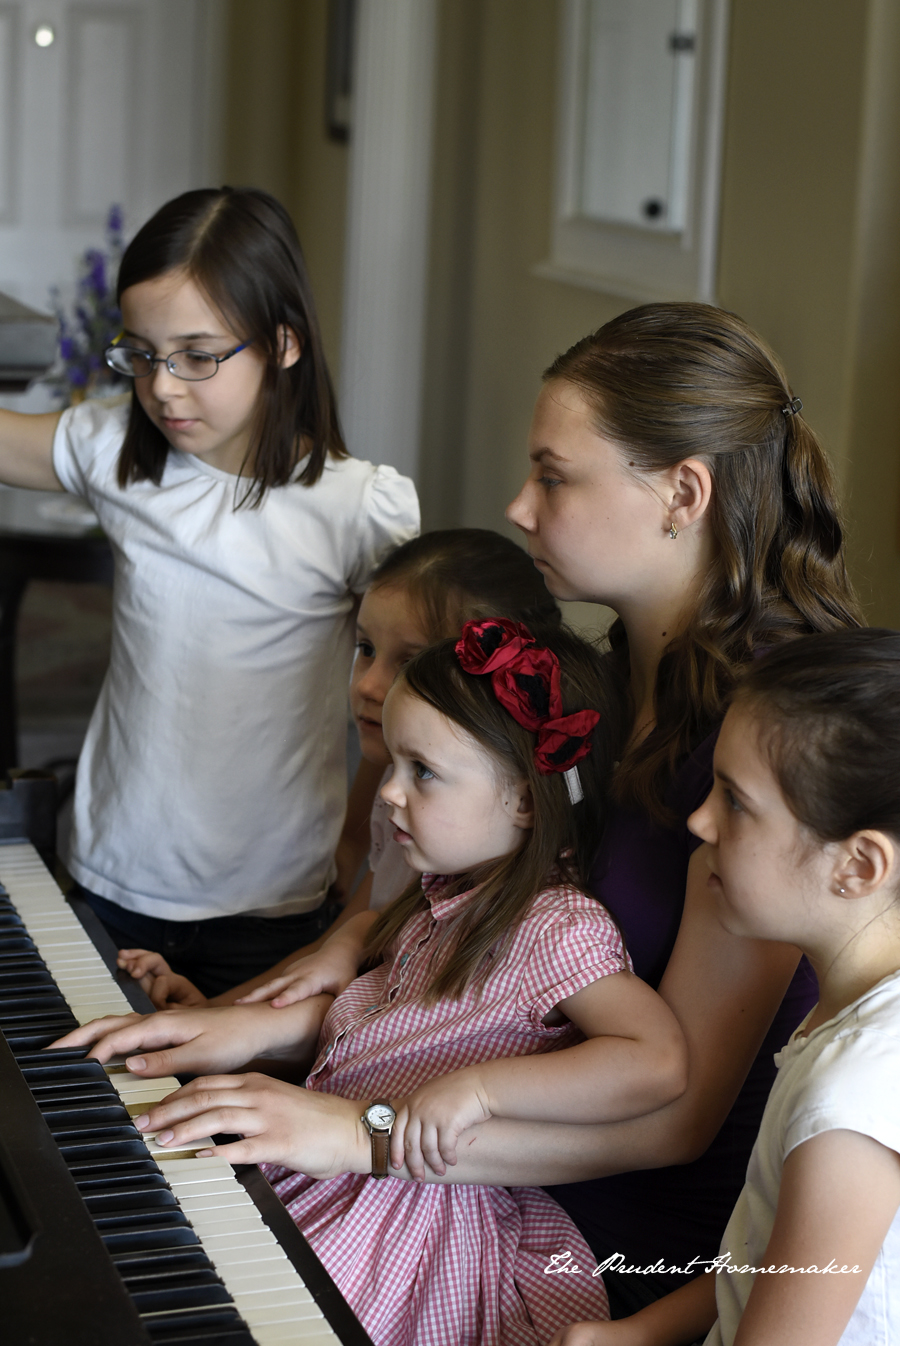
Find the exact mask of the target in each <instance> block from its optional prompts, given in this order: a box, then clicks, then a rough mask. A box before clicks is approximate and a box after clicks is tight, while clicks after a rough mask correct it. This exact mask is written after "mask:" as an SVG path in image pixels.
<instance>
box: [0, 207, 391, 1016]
mask: <svg viewBox="0 0 900 1346" xmlns="http://www.w3.org/2000/svg"><path fill="white" fill-rule="evenodd" d="M118 298H119V303H120V306H121V310H122V322H123V331H122V334H121V336H120V337H119V338H118V340H117V341H116V342H115V344H114V345H113V346H112V347H111V348H110V350H109V351H108V352H107V360H108V362H109V364H110V365H111V366H112V367H113V368H114V369H116V370H118V371H119V372H120V373H123V374H125V375H126V376H128V377H130V378H131V379H132V380H133V392H132V396H131V399H130V405H128V406H121V405H120V406H110V405H106V404H103V403H101V402H91V401H88V402H85V403H82V404H81V405H80V406H77V407H71V408H69V409H68V410H66V411H64V412H62V413H61V414H59V413H54V414H49V415H40V416H34V415H22V414H18V413H15V412H8V411H3V412H0V480H3V481H5V482H6V483H7V484H9V485H11V486H20V487H31V488H33V489H37V490H57V491H58V490H67V491H71V492H72V493H73V494H76V495H79V496H81V497H82V498H84V499H85V500H87V501H88V503H89V504H90V505H91V507H92V508H93V509H94V510H95V511H96V513H97V515H98V517H99V519H100V522H101V524H102V526H103V528H104V530H105V532H106V533H107V535H108V537H109V539H110V542H111V544H112V547H113V551H114V554H115V558H116V582H115V589H114V615H113V640H112V653H111V659H110V667H109V671H108V673H107V676H106V680H105V682H104V684H103V688H102V691H101V693H100V698H99V700H98V703H97V706H96V708H95V711H94V715H93V718H92V720H91V724H90V728H89V730H88V735H87V739H86V742H85V746H84V750H83V753H82V756H81V760H80V762H79V768H78V778H77V785H76V793H75V813H74V824H73V832H72V840H71V846H70V852H69V855H68V857H67V863H68V866H69V869H70V870H71V872H72V874H73V875H74V877H75V879H76V880H77V882H78V884H79V885H80V886H81V889H82V892H83V894H84V895H85V896H86V897H87V900H88V901H89V902H90V903H91V905H92V906H93V908H94V910H95V911H96V912H97V914H98V915H99V916H100V918H101V920H103V922H104V924H105V925H106V927H107V929H108V930H109V932H110V934H111V935H112V937H113V938H114V939H115V940H116V942H117V943H118V944H119V945H120V946H122V945H124V946H135V945H142V946H145V947H149V948H157V949H160V950H161V951H163V952H165V953H166V955H167V956H168V957H169V958H170V960H171V961H172V962H173V963H174V965H175V966H176V967H177V968H178V970H179V971H182V972H184V973H185V975H188V976H190V977H191V978H192V979H193V980H194V981H196V982H197V983H198V984H199V985H200V987H201V989H203V990H204V991H205V992H206V994H210V995H214V994H216V993H217V992H218V991H221V990H224V989H225V988H226V987H228V986H231V985H233V984H234V983H235V982H236V981H240V980H242V979H243V978H245V977H247V976H253V975H255V974H256V973H258V972H260V971H262V970H263V969H265V968H267V967H269V966H270V965H271V964H272V962H273V961H275V960H276V959H278V958H281V957H283V956H284V955H286V954H287V953H289V952H291V951H292V950H293V949H296V948H297V947H298V945H301V944H304V943H306V942H308V941H309V940H311V939H315V938H316V937H317V936H318V935H319V934H321V933H322V932H323V931H324V930H325V929H327V927H328V926H329V925H330V924H331V922H332V921H333V920H334V918H335V916H336V915H337V911H338V908H337V906H336V904H335V903H334V902H333V901H331V900H328V891H329V887H330V885H331V883H332V881H333V879H334V877H335V874H334V865H333V856H334V853H335V846H336V843H337V840H338V833H339V832H340V827H341V819H342V817H343V812H344V806H345V802H346V783H345V766H344V763H345V734H346V718H347V717H346V695H347V681H348V678H349V671H350V662H351V658H352V653H353V617H354V610H355V603H356V598H355V596H356V595H359V594H361V593H362V591H363V590H364V589H365V587H366V585H367V583H368V580H369V577H370V575H371V573H372V570H373V569H374V567H375V565H376V564H377V563H378V561H379V560H380V559H381V558H382V556H384V555H385V554H386V553H387V552H388V551H389V550H391V548H392V547H394V546H395V545H396V544H397V543H398V542H402V541H404V540H405V539H406V538H408V537H410V536H412V535H413V534H415V532H416V531H417V530H418V506H417V502H416V496H415V490H414V488H413V486H412V483H411V482H409V481H408V480H406V479H405V478H403V477H400V476H398V475H397V473H396V472H395V471H394V470H393V468H390V467H373V466H372V465H371V464H370V463H367V462H363V461H360V460H359V459H356V458H352V457H351V456H350V455H349V454H348V452H347V450H346V448H345V446H344V443H343V440H342V438H341V432H340V427H339V424H338V417H337V410H336V407H335V401H334V394H333V392H332V387H331V380H330V378H329V374H328V370H327V367H326V364H325V358H324V354H323V350H322V342H321V337H320V334H319V329H318V324H317V320H316V315H315V308H314V304H313V299H312V294H311V291H310V287H309V281H308V278H307V275H306V269H305V265H304V262H303V257H302V254H301V251H300V245H299V243H298V240H297V236H296V233H295V231H294V228H293V225H292V224H291V221H290V219H289V217H288V214H287V212H286V211H285V210H284V209H283V207H282V206H280V205H279V203H278V202H277V201H275V200H274V199H273V198H272V197H271V196H269V195H267V194H266V193H265V192H260V191H253V190H233V189H231V188H228V187H225V188H222V189H221V190H212V189H209V190H201V191H193V192H188V193H186V194H184V195H183V196H180V197H178V198H177V199H175V200H174V201H170V202H169V203H168V204H167V205H165V206H163V207H162V209H161V210H159V211H158V212H157V214H156V215H154V216H153V218H152V219H151V220H149V221H148V222H147V223H146V224H145V225H144V226H143V228H142V229H141V230H140V231H139V232H138V234H137V235H136V236H135V238H134V240H133V241H132V243H131V244H130V246H129V247H128V249H127V250H126V252H125V255H124V257H123V259H122V264H121V268H120V273H119V281H118Z"/></svg>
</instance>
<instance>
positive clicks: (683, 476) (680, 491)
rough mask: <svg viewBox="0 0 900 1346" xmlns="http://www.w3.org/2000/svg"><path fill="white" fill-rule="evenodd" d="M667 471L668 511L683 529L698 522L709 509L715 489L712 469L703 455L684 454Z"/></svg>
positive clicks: (674, 522)
mask: <svg viewBox="0 0 900 1346" xmlns="http://www.w3.org/2000/svg"><path fill="white" fill-rule="evenodd" d="M666 475H667V476H668V482H667V483H666V485H667V487H668V490H667V494H668V496H669V514H670V515H671V519H672V523H673V524H674V525H675V527H676V528H677V529H678V531H679V532H680V531H681V529H682V528H687V527H688V526H689V525H690V524H692V523H697V521H698V520H699V519H702V518H703V516H704V515H705V514H706V512H707V510H708V509H709V504H710V501H711V500H712V493H713V480H712V473H711V472H710V470H709V467H708V466H707V465H706V463H704V461H703V459H702V458H685V459H683V460H682V461H681V462H680V463H676V464H675V466H674V467H672V468H670V469H669V471H668V473H667V474H666Z"/></svg>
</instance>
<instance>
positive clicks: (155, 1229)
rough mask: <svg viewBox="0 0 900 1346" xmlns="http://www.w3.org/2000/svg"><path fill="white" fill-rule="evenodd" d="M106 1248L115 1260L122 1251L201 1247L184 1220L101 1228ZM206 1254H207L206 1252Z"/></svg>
mask: <svg viewBox="0 0 900 1346" xmlns="http://www.w3.org/2000/svg"><path fill="white" fill-rule="evenodd" d="M100 1234H101V1237H102V1239H103V1242H104V1243H105V1244H106V1250H107V1252H108V1253H109V1254H110V1256H111V1257H112V1258H113V1261H115V1259H116V1256H117V1255H119V1254H121V1253H146V1252H152V1251H154V1250H159V1249H171V1248H188V1247H190V1246H191V1245H193V1244H196V1245H197V1246H198V1247H201V1246H202V1245H201V1244H200V1239H199V1238H198V1236H197V1234H196V1233H195V1231H194V1230H193V1229H192V1228H191V1226H190V1225H189V1224H188V1222H187V1220H182V1221H181V1223H180V1224H176V1223H174V1222H171V1223H169V1224H167V1225H163V1224H150V1225H147V1224H133V1225H130V1226H129V1227H128V1228H126V1229H109V1228H106V1227H104V1228H103V1229H101V1230H100ZM204 1256H205V1254H204Z"/></svg>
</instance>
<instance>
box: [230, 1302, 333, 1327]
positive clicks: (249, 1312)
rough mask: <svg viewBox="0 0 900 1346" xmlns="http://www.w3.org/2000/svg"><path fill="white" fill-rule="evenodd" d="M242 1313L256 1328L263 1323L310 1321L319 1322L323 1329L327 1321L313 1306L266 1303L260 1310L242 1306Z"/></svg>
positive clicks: (320, 1311)
mask: <svg viewBox="0 0 900 1346" xmlns="http://www.w3.org/2000/svg"><path fill="white" fill-rule="evenodd" d="M241 1313H242V1314H243V1315H244V1317H245V1319H246V1320H247V1323H248V1324H249V1326H250V1327H251V1328H252V1327H256V1326H257V1325H260V1326H261V1325H262V1324H263V1323H302V1322H304V1321H306V1322H309V1321H310V1319H312V1320H318V1321H317V1326H318V1327H321V1326H322V1323H323V1322H324V1321H325V1315H324V1313H323V1312H322V1310H321V1309H318V1308H316V1307H315V1306H314V1305H312V1304H271V1303H269V1302H266V1303H265V1304H260V1306H259V1308H252V1309H251V1308H246V1307H245V1306H244V1305H241Z"/></svg>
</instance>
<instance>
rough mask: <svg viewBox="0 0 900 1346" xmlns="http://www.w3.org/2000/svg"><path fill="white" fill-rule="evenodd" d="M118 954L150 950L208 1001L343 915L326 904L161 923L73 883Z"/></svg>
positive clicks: (309, 940) (337, 906)
mask: <svg viewBox="0 0 900 1346" xmlns="http://www.w3.org/2000/svg"><path fill="white" fill-rule="evenodd" d="M74 891H75V892H76V893H77V895H78V896H79V897H83V898H84V900H85V901H86V902H87V903H88V904H89V906H90V907H91V908H92V909H93V910H94V912H96V914H97V915H98V916H99V917H100V920H101V921H102V922H103V924H104V925H105V926H106V929H107V931H108V932H109V934H110V936H111V938H112V939H113V940H114V941H115V944H116V947H117V948H119V949H153V950H154V951H155V952H157V953H161V954H162V956H163V957H164V958H165V959H166V961H167V962H168V964H169V965H170V967H171V968H172V971H173V972H180V973H181V975H182V976H184V977H190V979H191V981H192V982H193V983H194V985H195V986H197V987H199V989H200V990H201V991H202V992H203V994H204V995H206V996H215V995H220V994H221V993H222V992H223V991H229V990H230V989H231V988H232V986H238V985H240V983H241V982H244V981H247V980H249V978H250V977H256V976H258V975H259V973H260V972H265V971H267V970H268V968H270V967H271V966H272V965H273V963H279V962H280V961H281V959H282V958H286V957H287V956H288V954H291V953H293V952H294V950H295V949H299V948H301V947H302V946H303V945H304V944H311V943H312V941H313V940H314V939H318V938H319V936H320V935H323V934H324V933H325V931H326V930H327V929H328V927H329V926H330V925H332V924H333V923H334V922H335V921H336V920H337V918H338V916H339V915H340V913H341V904H340V903H339V902H325V903H324V904H323V905H322V906H321V907H317V908H316V910H315V911H308V912H303V913H302V914H301V915H299V916H213V917H211V918H210V919H209V920H207V921H161V920H159V919H158V918H157V917H155V916H141V915H139V914H138V913H137V912H134V911H126V909H125V908H124V907H120V906H119V905H118V904H117V903H115V902H109V901H107V899H106V898H105V897H99V896H98V895H97V894H96V893H91V892H89V891H88V890H87V889H86V888H82V886H81V884H76V885H75V889H74Z"/></svg>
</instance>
